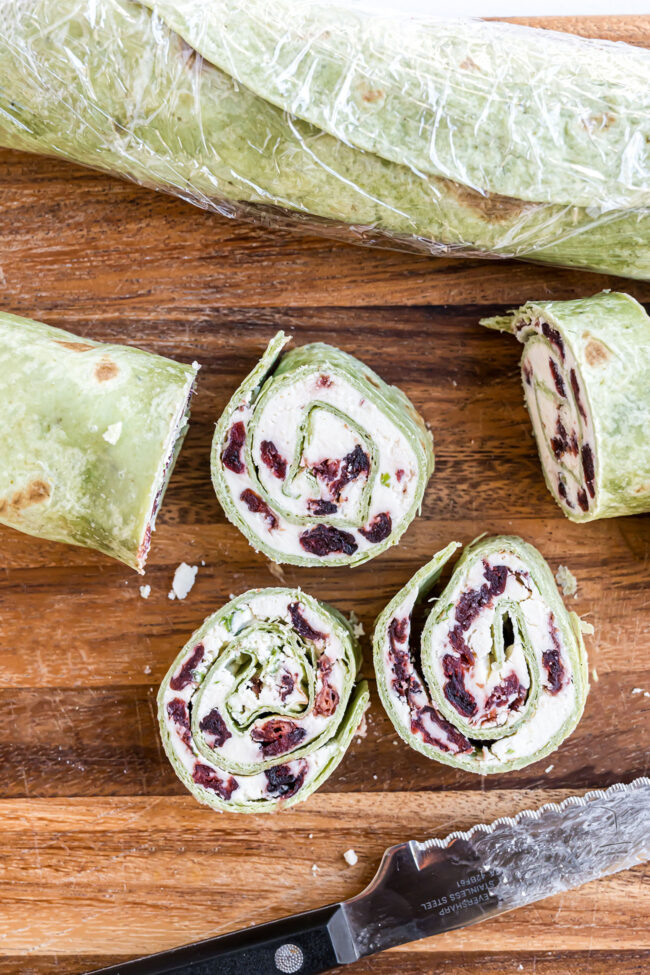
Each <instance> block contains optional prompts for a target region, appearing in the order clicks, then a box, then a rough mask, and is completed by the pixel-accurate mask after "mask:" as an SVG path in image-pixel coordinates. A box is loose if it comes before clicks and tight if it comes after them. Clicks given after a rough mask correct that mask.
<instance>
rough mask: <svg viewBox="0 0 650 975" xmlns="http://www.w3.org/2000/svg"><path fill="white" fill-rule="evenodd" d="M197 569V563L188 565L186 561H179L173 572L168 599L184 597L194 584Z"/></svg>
mask: <svg viewBox="0 0 650 975" xmlns="http://www.w3.org/2000/svg"><path fill="white" fill-rule="evenodd" d="M198 571H199V567H198V565H188V564H187V562H181V564H180V565H179V566H178V568H177V569H176V572H175V573H174V578H173V580H172V588H171V592H169V593H168V594H167V595H168V597H169V599H185V597H186V596H187V594H188V593H189V592H190V590H191V588H192V586H193V585H194V582H195V580H196V573H197V572H198Z"/></svg>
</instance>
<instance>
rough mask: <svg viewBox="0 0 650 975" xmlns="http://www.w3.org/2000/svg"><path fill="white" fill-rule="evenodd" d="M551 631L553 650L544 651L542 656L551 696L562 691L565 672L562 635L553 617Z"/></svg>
mask: <svg viewBox="0 0 650 975" xmlns="http://www.w3.org/2000/svg"><path fill="white" fill-rule="evenodd" d="M549 629H550V631H551V640H552V642H553V648H552V649H551V650H545V651H544V653H543V654H542V663H543V664H544V667H545V669H546V673H547V677H548V689H549V691H550V692H551V694H557V693H558V692H559V691H561V690H562V687H563V685H564V677H565V671H564V664H563V663H562V660H561V655H560V635H559V633H558V631H557V627H556V626H555V624H554V622H553V618H552V617H551V620H550V624H549Z"/></svg>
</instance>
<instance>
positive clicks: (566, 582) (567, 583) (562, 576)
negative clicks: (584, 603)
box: [555, 565, 578, 596]
mask: <svg viewBox="0 0 650 975" xmlns="http://www.w3.org/2000/svg"><path fill="white" fill-rule="evenodd" d="M555 579H556V581H557V584H558V586H559V587H560V589H561V590H562V592H563V593H564V595H565V596H577V595H578V580H577V579H576V577H575V576H574V574H573V572H571V570H570V569H568V568H567V567H566V565H560V566H559V567H558V570H557V572H556V573H555Z"/></svg>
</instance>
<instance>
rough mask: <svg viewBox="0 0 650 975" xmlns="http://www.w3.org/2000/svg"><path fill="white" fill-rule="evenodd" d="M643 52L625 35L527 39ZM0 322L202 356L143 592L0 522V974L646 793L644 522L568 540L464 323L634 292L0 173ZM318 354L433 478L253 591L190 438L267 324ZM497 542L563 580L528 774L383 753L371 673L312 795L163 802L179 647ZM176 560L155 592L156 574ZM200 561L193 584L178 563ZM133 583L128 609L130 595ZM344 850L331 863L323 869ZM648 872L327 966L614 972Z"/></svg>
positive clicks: (26, 970)
mask: <svg viewBox="0 0 650 975" xmlns="http://www.w3.org/2000/svg"><path fill="white" fill-rule="evenodd" d="M547 23H548V25H549V26H553V27H559V28H563V27H565V28H567V29H571V30H575V31H577V32H579V33H582V34H585V35H591V36H609V37H612V38H614V39H624V40H627V41H629V42H631V43H636V44H645V45H648V46H650V17H647V18H645V17H644V18H624V17H612V18H595V19H594V20H592V21H589V20H574V19H572V20H571V21H568V22H566V23H565V22H562V21H557V20H556V21H552V22H550V21H549V22H547ZM0 286H1V287H0V308H2V309H3V310H6V311H11V312H14V313H17V314H23V315H27V316H30V317H33V318H37V319H41V320H43V321H46V322H49V323H51V324H52V325H57V326H60V327H63V328H67V329H69V330H71V331H74V332H78V333H79V334H81V335H87V336H89V337H92V338H93V339H97V340H100V341H109V342H126V343H131V344H134V345H138V346H141V347H143V348H146V349H149V350H151V351H154V352H158V353H161V354H163V355H169V356H174V357H176V358H178V359H182V360H184V361H192V360H193V359H198V360H199V361H200V362H201V363H202V364H203V369H202V370H201V373H200V382H199V392H198V396H197V397H196V400H195V406H194V412H193V421H192V426H191V429H190V433H189V435H188V438H187V441H186V444H185V447H184V449H183V452H182V454H181V457H180V460H179V462H178V465H177V468H176V471H175V473H174V476H173V478H172V482H171V487H170V489H169V492H168V494H167V497H166V500H165V504H164V507H163V509H162V512H161V515H160V518H159V522H158V530H157V531H156V534H155V536H154V542H153V546H152V553H151V558H150V562H149V567H148V569H147V574H146V579H145V580H142V579H140V578H139V577H138V576H137V575H136V574H135V573H132V572H130V571H129V570H127V569H125V568H124V567H123V566H121V565H119V564H117V563H115V562H111V561H109V560H108V559H106V558H104V557H102V556H100V555H97V554H94V553H90V552H88V551H84V550H82V549H75V548H69V547H64V546H58V545H55V544H53V543H47V542H41V541H38V540H35V539H32V538H29V537H27V536H24V535H19V534H17V533H16V532H13V531H11V530H9V529H0V545H1V551H2V558H1V569H2V572H1V575H0V668H1V677H0V762H1V768H2V774H1V776H0V975H10V973H11V975H14V973H19V975H46V973H54V972H56V973H66V975H74V973H80V972H85V971H87V970H88V969H91V968H93V967H96V966H98V965H100V964H108V963H110V962H115V961H118V960H121V959H124V958H127V957H129V956H133V955H136V954H142V953H147V952H153V951H156V950H160V949H163V948H166V947H170V946H172V945H175V944H178V943H182V942H186V941H190V940H194V939H197V938H201V937H206V936H209V935H212V934H216V933H219V932H225V931H227V930H230V929H233V928H235V927H241V926H244V925H248V924H252V923H257V922H260V921H264V920H269V919H272V918H275V917H279V916H281V915H282V914H285V913H290V912H292V911H296V910H305V909H307V908H310V907H316V906H319V905H321V904H325V903H327V902H330V901H334V900H337V899H340V898H343V897H346V896H350V895H351V894H353V893H355V892H357V891H359V890H360V889H361V888H362V887H363V885H364V884H365V883H366V882H368V881H369V880H370V878H371V877H372V875H373V872H374V870H375V867H376V865H377V862H378V859H379V857H380V855H381V852H382V851H383V849H384V848H385V847H386V846H388V845H390V844H392V843H396V842H399V841H402V840H404V839H407V838H420V839H424V838H426V837H429V836H432V835H438V836H440V835H445V834H446V833H448V832H450V831H451V830H453V829H458V828H465V827H468V826H470V825H471V824H472V823H474V822H477V821H479V822H480V821H486V820H487V821H489V820H491V819H493V818H495V817H497V816H501V815H508V814H512V813H514V812H516V811H517V810H519V809H524V808H529V807H537V806H539V805H541V804H543V803H544V802H546V801H549V800H553V801H556V800H558V801H559V800H561V799H562V798H564V797H566V796H567V795H570V794H572V793H575V792H582V791H585V790H587V789H589V788H594V787H600V786H606V785H609V784H610V783H612V782H615V781H619V780H622V781H628V780H631V779H632V778H634V777H635V776H638V775H642V774H647V772H648V732H649V730H650V694H649V695H647V696H646V695H645V694H644V693H636V694H633V693H632V691H633V689H635V688H641V689H642V690H645V691H650V663H649V653H648V651H649V649H650V598H649V590H648V575H649V567H650V517H648V516H646V517H635V518H621V519H617V520H609V521H601V522H595V523H594V524H590V525H582V526H576V525H572V524H571V523H570V522H568V521H567V520H565V519H564V518H563V517H562V515H561V514H560V512H559V510H558V509H557V508H556V507H555V505H554V503H553V501H552V500H551V498H550V495H549V494H548V493H547V491H546V489H545V487H544V482H543V478H542V475H541V471H540V468H539V464H538V460H537V455H536V451H535V446H534V442H533V439H532V436H531V431H530V425H529V422H528V419H527V415H526V413H525V411H524V407H523V403H522V394H521V388H520V383H519V378H518V358H519V352H520V349H519V346H518V345H517V343H515V342H514V341H510V340H509V339H508V338H507V337H504V336H500V335H498V334H494V333H491V332H487V331H485V330H483V329H481V328H479V327H478V326H477V320H478V318H479V317H480V316H481V315H484V314H488V313H495V312H498V311H499V310H501V309H504V308H507V307H511V306H512V305H516V304H518V303H520V302H522V301H524V300H526V299H528V298H541V297H556V298H567V297H573V296H578V295H586V294H590V293H593V292H595V291H597V290H599V289H600V288H603V287H611V288H621V287H624V288H625V289H626V290H628V291H630V292H631V293H633V294H634V295H635V296H636V297H638V298H639V299H640V300H642V301H645V302H650V284H644V283H639V282H636V283H630V282H621V281H620V280H617V279H614V278H608V277H605V276H603V275H590V274H588V273H582V272H577V271H571V270H553V269H544V268H538V267H534V266H532V265H524V264H514V263H510V262H481V261H474V260H473V261H466V262H461V261H452V260H439V261H432V260H429V259H426V258H421V257H415V256H410V255H404V254H398V253H392V252H390V251H381V250H366V249H361V248H359V249H355V248H352V247H348V246H345V245H343V244H336V243H332V242H329V241H325V240H316V239H312V238H307V237H299V236H292V235H290V234H288V233H285V232H278V233H275V234H270V233H268V232H264V231H261V230H259V229H255V228H254V227H251V226H247V225H244V224H240V223H236V222H229V221H226V220H224V219H222V218H217V217H215V216H212V215H210V214H207V213H204V212H203V211H200V210H196V209H193V208H192V207H191V206H189V205H188V204H185V203H183V202H181V201H179V200H174V199H171V198H169V197H165V196H162V195H157V194H154V193H152V192H149V191H146V190H142V189H140V188H138V187H134V186H131V185H129V184H126V183H121V182H119V181H118V180H116V179H111V178H109V177H106V176H102V175H99V174H95V173H92V172H89V171H85V170H82V169H79V168H76V167H74V166H69V165H66V164H65V163H62V162H52V161H49V160H45V159H38V158H35V157H30V156H26V155H20V154H17V153H10V152H1V153H0ZM280 327H282V328H284V329H287V330H289V331H290V332H291V333H292V335H293V336H294V339H295V342H296V343H298V344H300V343H305V342H308V341H314V340H324V341H328V342H331V343H333V344H335V345H338V346H340V347H341V348H343V349H345V350H346V351H348V352H351V353H352V354H354V355H356V356H359V357H360V358H361V359H363V360H364V361H366V362H367V363H368V364H369V365H370V366H371V367H372V368H373V369H375V370H377V371H378V372H379V373H380V374H381V375H382V376H383V377H384V379H386V380H387V381H389V382H392V383H396V384H398V385H399V386H401V387H402V388H403V389H404V390H405V392H406V393H407V394H408V395H409V396H410V397H411V398H412V399H413V401H414V402H415V404H416V406H417V408H418V409H419V410H420V411H421V413H422V414H423V415H424V417H425V418H426V419H427V421H428V422H429V423H430V425H431V427H432V429H433V431H434V434H435V440H436V471H435V474H434V476H433V479H432V481H431V483H430V486H429V489H428V491H427V494H426V497H425V503H424V508H423V511H422V517H421V518H419V519H418V520H417V521H416V522H415V523H414V524H413V525H412V526H411V528H410V529H409V531H408V532H407V534H406V536H405V537H404V540H403V542H402V544H401V545H400V546H399V548H397V549H393V550H391V551H389V552H387V553H385V554H384V555H383V556H381V557H380V558H378V559H376V560H375V561H373V562H371V563H369V564H367V565H365V566H362V567H359V568H356V569H353V570H347V569H340V570H333V569H332V570H328V571H323V570H320V569H304V570H300V569H297V568H293V567H285V568H284V569H282V570H279V569H278V568H277V567H273V566H272V565H271V564H270V563H269V562H267V561H266V560H265V559H264V558H263V557H261V556H259V555H257V554H256V553H255V552H253V550H252V549H251V548H250V547H249V546H248V545H247V543H246V542H245V540H244V539H243V537H242V536H241V535H240V534H239V533H238V531H237V530H236V529H235V528H234V527H233V526H232V525H230V524H229V523H227V522H226V520H225V518H224V516H223V513H222V511H221V509H220V507H219V505H218V503H217V501H216V499H215V496H214V494H213V491H212V487H211V484H210V478H209V447H210V440H211V435H212V429H213V425H214V422H215V419H216V418H217V416H218V415H219V413H220V411H221V410H222V409H223V407H224V406H225V404H226V402H227V400H228V398H229V396H230V394H231V392H232V390H233V388H234V387H235V385H236V384H237V383H238V381H239V380H240V379H241V378H242V377H243V376H244V375H245V374H246V373H247V372H248V370H249V369H250V368H251V367H252V366H253V364H254V363H255V362H256V360H257V358H258V356H259V354H260V352H261V351H262V349H263V347H264V345H265V343H266V341H267V340H268V339H269V337H270V336H271V335H272V334H273V332H274V331H275V330H276V329H277V328H280ZM484 531H486V532H491V533H492V532H514V533H518V534H521V535H522V536H523V537H524V538H526V539H527V540H529V541H531V542H532V543H534V544H535V545H537V546H538V547H539V548H540V550H541V551H542V553H543V554H544V555H545V556H546V558H547V559H548V560H549V562H550V564H551V566H552V568H553V570H556V569H557V567H558V565H559V564H561V563H563V564H566V565H568V566H569V567H570V568H571V569H572V571H573V572H574V573H575V575H576V577H577V579H578V585H579V589H578V595H577V598H575V600H574V599H571V600H570V603H571V608H575V609H576V610H577V611H578V612H579V613H581V614H583V615H584V616H585V618H586V619H588V620H589V621H590V622H592V623H593V624H594V627H595V635H594V636H593V637H592V638H590V639H589V641H588V649H589V655H590V667H591V668H592V674H593V676H592V689H591V693H590V696H589V700H588V703H587V708H586V713H585V716H584V719H583V721H582V723H581V724H580V726H579V728H578V730H577V731H576V732H575V734H574V735H573V736H572V738H570V739H569V740H568V741H567V742H566V743H565V744H564V745H563V746H562V747H561V748H560V750H559V751H558V752H557V753H556V754H555V755H553V756H552V757H550V758H548V759H546V760H544V761H543V762H541V763H538V765H534V766H531V767H530V768H528V769H524V770H523V771H521V772H515V773H511V774H509V775H504V776H497V777H490V778H480V777H475V776H471V775H468V774H465V773H463V772H460V771H456V770H453V769H449V768H446V767H444V766H441V765H438V764H436V763H434V762H429V761H428V760H426V759H425V758H424V757H423V756H421V755H418V754H416V753H415V752H413V751H411V750H409V749H408V748H407V746H406V745H404V744H401V743H398V741H397V736H396V734H395V732H394V730H393V728H392V726H391V725H390V723H389V721H388V719H387V718H386V716H385V715H384V713H383V711H382V709H381V706H380V704H379V701H378V698H377V695H376V693H374V682H373V681H372V672H371V670H372V668H371V666H370V646H369V637H368V636H366V637H365V638H364V649H365V653H366V661H367V663H366V667H365V671H366V675H367V676H368V677H369V678H370V680H371V687H372V691H373V704H372V710H371V714H370V721H369V731H368V735H367V737H366V738H365V739H363V740H357V741H355V743H354V744H353V746H352V747H351V749H350V751H349V753H348V755H347V757H346V759H345V760H344V761H343V763H342V764H341V765H340V766H339V768H338V770H337V771H336V772H335V774H334V775H333V776H332V778H330V779H329V780H328V781H327V782H326V784H325V786H324V787H323V789H322V790H321V791H320V792H319V793H317V794H316V795H315V796H314V797H312V799H310V800H309V801H308V803H306V804H305V805H303V806H299V807H297V808H295V809H294V810H291V811H289V812H287V813H284V814H278V815H274V816H266V817H264V816H257V817H250V816H240V817H237V816H236V815H218V814H215V813H213V812H210V811H209V810H206V809H203V808H201V807H200V806H199V805H197V804H196V803H195V802H194V800H193V799H192V798H191V797H189V796H188V795H187V794H186V793H185V792H184V790H183V788H182V786H181V785H180V784H179V782H178V780H177V779H176V777H175V775H174V774H173V772H172V770H171V768H170V767H169V765H168V764H167V761H166V759H165V758H164V755H163V754H162V749H161V746H160V743H159V740H158V736H157V732H156V725H155V713H154V699H155V692H156V689H157V685H158V683H159V681H160V680H161V678H162V677H163V675H164V673H165V672H166V670H167V668H168V666H169V663H170V662H171V660H172V659H173V657H174V656H175V654H176V653H177V651H178V649H179V648H180V646H182V644H183V643H184V642H185V640H186V639H187V637H188V636H189V634H190V633H191V631H192V630H193V629H194V628H195V627H196V626H198V625H199V624H200V623H201V621H202V620H203V619H204V617H205V616H206V615H207V614H208V613H210V612H211V611H213V610H214V609H215V608H216V607H218V606H219V605H220V604H222V603H223V602H224V601H225V600H227V599H228V597H229V594H230V593H237V592H241V591H243V590H245V589H247V588H249V587H252V586H264V585H276V584H278V579H283V580H286V582H287V583H288V584H300V585H301V586H303V588H304V589H305V590H306V591H308V592H310V593H312V594H314V595H316V596H318V597H321V598H324V599H327V600H329V601H331V602H332V603H334V604H335V605H336V606H338V607H339V608H340V609H341V610H343V611H344V612H346V613H347V612H350V611H351V610H354V611H355V613H356V614H357V615H358V616H359V618H360V619H361V620H362V622H363V624H364V626H365V629H366V633H367V634H370V633H371V627H372V621H373V619H374V618H375V616H376V615H377V613H378V612H379V611H380V610H381V608H382V607H383V606H384V605H385V603H386V602H387V601H388V599H389V598H390V597H391V596H392V595H393V594H394V592H395V591H396V590H397V589H398V588H399V587H400V586H401V585H402V584H403V583H404V582H405V581H406V580H407V579H408V578H409V577H410V576H411V575H412V573H413V572H414V571H415V570H416V569H417V568H418V567H419V566H420V565H421V564H422V563H423V562H424V561H425V560H427V559H428V558H429V557H430V555H431V554H432V552H434V551H435V550H437V549H438V548H440V547H442V546H443V545H445V544H446V543H447V542H448V541H450V540H451V539H452V538H456V539H458V540H460V541H463V542H467V541H469V540H471V539H472V538H473V537H474V536H475V535H477V534H479V533H480V532H484ZM181 561H186V562H189V563H191V564H195V565H198V566H199V572H198V578H197V582H196V585H195V587H194V589H193V590H192V592H191V593H190V595H189V596H188V597H187V599H186V600H184V601H178V600H174V601H171V600H169V599H168V598H167V594H168V592H169V589H170V586H171V579H172V575H173V572H174V569H175V567H176V566H177V565H178V563H179V562H181ZM203 563H205V564H203ZM143 581H146V583H148V584H149V585H151V596H150V597H149V599H147V600H144V599H142V598H141V596H140V593H139V586H140V585H141V584H142V582H143ZM349 847H353V848H354V849H355V850H356V851H357V853H358V855H359V862H358V864H357V865H356V866H354V867H351V866H348V865H347V864H346V862H345V861H344V860H343V856H342V854H343V851H344V850H346V849H348V848H349ZM649 879H650V872H649V871H648V869H647V868H643V867H639V868H636V869H634V870H632V871H630V872H628V873H625V874H619V875H617V876H614V877H611V878H609V879H607V880H603V881H600V882H596V883H593V884H590V885H588V886H587V887H584V888H582V889H581V890H579V891H575V892H572V893H570V894H565V895H562V896H558V897H554V898H551V899H549V900H547V901H545V902H542V903H540V904H537V905H535V906H532V907H529V908H526V909H523V910H521V911H517V912H514V913H512V914H507V915H504V916H502V917H500V918H498V919H495V920H493V921H489V922H486V923H485V924H482V925H479V926H477V927H474V928H469V929H467V930H465V931H459V932H455V933H451V934H446V935H443V936H441V937H438V938H434V939H429V940H427V941H423V942H419V943H417V944H413V945H409V946H405V947H404V948H401V949H398V950H394V951H391V952H388V953H386V954H385V955H382V956H378V957H376V958H373V959H369V960H367V961H365V962H362V963H360V964H359V965H357V966H356V967H355V968H354V969H352V970H350V971H351V972H352V971H355V972H358V973H359V975H362V973H369V972H371V971H372V972H374V973H377V975H388V973H391V975H397V973H399V975H425V973H430V972H436V973H444V975H452V973H453V975H478V973H481V975H504V973H508V975H510V973H513V975H515V973H519V972H524V973H534V975H597V973H598V975H600V973H611V972H615V973H617V975H632V973H636V975H641V973H642V972H647V971H648V970H649V967H650V923H649V916H650V884H649V883H648V880H649Z"/></svg>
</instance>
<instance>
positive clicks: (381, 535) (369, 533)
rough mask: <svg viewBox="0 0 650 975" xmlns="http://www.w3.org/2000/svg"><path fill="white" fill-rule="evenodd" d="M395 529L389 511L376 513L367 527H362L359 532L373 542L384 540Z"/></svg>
mask: <svg viewBox="0 0 650 975" xmlns="http://www.w3.org/2000/svg"><path fill="white" fill-rule="evenodd" d="M392 530H393V522H392V519H391V517H390V515H389V514H388V512H387V511H382V512H381V514H379V515H376V516H375V517H374V518H373V519H372V521H371V522H370V524H369V525H368V527H367V528H360V529H359V534H360V535H363V537H364V538H365V539H367V540H368V541H369V542H372V543H373V544H377V543H378V542H383V541H384V539H385V538H388V536H389V535H390V533H391V531H392Z"/></svg>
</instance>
